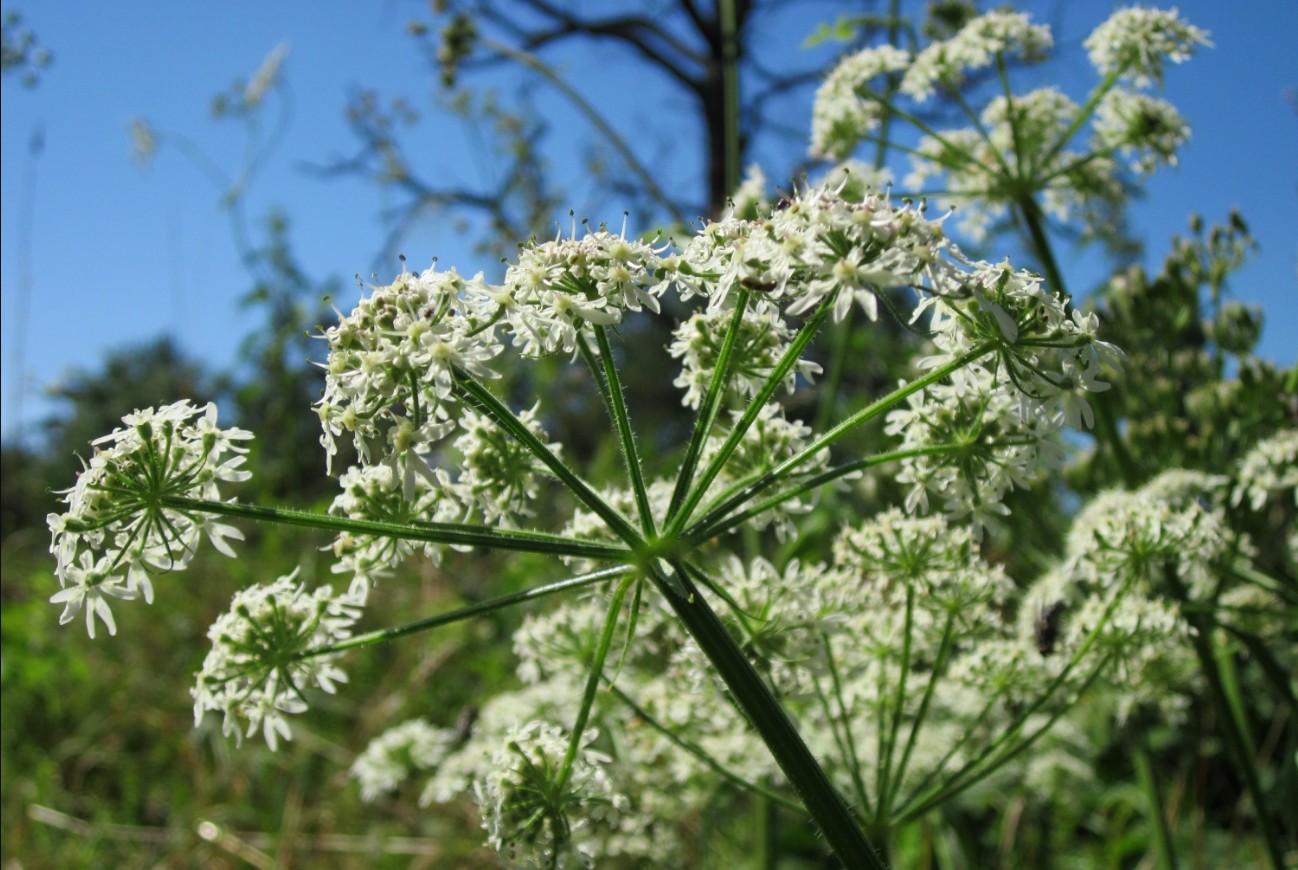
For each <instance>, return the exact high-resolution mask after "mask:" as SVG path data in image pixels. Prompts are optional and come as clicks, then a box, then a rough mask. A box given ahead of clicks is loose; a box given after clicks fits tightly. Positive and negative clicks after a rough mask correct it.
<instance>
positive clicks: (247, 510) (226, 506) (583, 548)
mask: <svg viewBox="0 0 1298 870" xmlns="http://www.w3.org/2000/svg"><path fill="white" fill-rule="evenodd" d="M162 504H163V506H165V507H170V508H176V509H177V510H185V511H198V512H200V513H205V514H213V515H215V516H224V517H237V518H239V519H247V520H257V521H259V522H266V523H278V524H280V525H286V526H298V527H299V528H310V529H323V530H325V531H330V532H352V533H355V534H360V535H379V536H382V537H387V538H401V539H403V540H407V541H425V542H427V543H432V544H452V545H462V546H468V547H484V548H488V549H494V550H515V551H519V552H525V553H549V554H551V555H555V556H577V557H584V558H589V559H603V560H606V561H613V560H616V561H627V560H629V559H631V558H632V555H633V552H632V551H631V550H629V549H627V548H626V547H622V546H618V545H616V544H601V543H599V542H597V541H583V540H579V539H577V538H566V537H564V536H562V535H551V534H547V533H545V532H529V531H521V530H518V529H501V528H493V527H490V526H472V525H464V524H459V523H425V522H417V521H411V522H410V523H409V524H403V523H386V522H380V521H378V520H354V519H348V518H346V517H335V516H330V515H328V514H317V513H311V512H309V511H299V510H292V509H290V508H272V507H263V506H261V505H251V504H240V503H239V502H222V501H204V500H203V499H197V498H185V497H183V496H164V497H163V498H162Z"/></svg>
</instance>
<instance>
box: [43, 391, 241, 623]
mask: <svg viewBox="0 0 1298 870" xmlns="http://www.w3.org/2000/svg"><path fill="white" fill-rule="evenodd" d="M122 422H123V423H124V424H126V425H125V428H119V429H116V430H114V431H113V433H112V434H110V435H105V436H104V437H102V438H99V439H96V440H95V441H94V442H93V445H94V447H95V453H94V455H93V456H91V458H90V461H89V462H87V463H85V467H84V468H83V469H82V471H81V474H80V475H79V476H78V478H77V482H76V485H75V486H73V487H71V488H70V489H67V490H64V491H63V501H64V502H65V503H66V504H67V506H68V509H67V511H66V512H64V513H61V514H58V513H52V514H50V515H49V517H48V518H47V521H48V523H49V527H50V532H51V535H52V541H51V543H50V552H51V553H53V554H54V557H55V558H56V560H57V566H56V567H55V569H54V573H55V575H56V576H57V577H58V578H59V582H60V583H61V584H62V586H63V590H62V591H60V592H58V593H56V594H55V595H54V596H53V597H52V598H51V599H50V600H51V601H52V602H53V603H55V604H62V605H64V609H63V615H62V617H61V618H60V620H59V622H60V623H66V622H70V621H71V620H72V619H74V618H75V617H76V616H77V614H78V613H80V612H81V611H82V610H83V609H84V610H85V612H86V628H87V630H88V631H89V633H90V636H91V637H94V635H95V619H96V617H98V618H99V619H100V620H102V621H103V623H104V624H105V625H106V626H108V632H109V634H115V633H116V631H117V627H116V624H115V623H114V622H113V615H112V612H111V611H110V610H109V608H108V599H109V598H119V599H122V600H129V599H134V598H143V599H144V600H145V601H147V602H152V601H153V584H152V583H151V582H150V579H149V575H150V574H151V573H153V572H158V571H169V570H173V569H177V568H183V567H185V566H186V565H187V564H188V563H189V560H190V559H191V558H192V557H193V555H194V551H195V549H196V548H197V546H198V541H199V539H200V538H202V537H203V536H204V535H206V536H207V538H208V539H209V540H210V541H211V542H212V545H213V546H214V547H216V549H217V550H218V551H220V552H221V553H224V554H225V555H227V556H233V555H234V551H233V550H232V549H231V548H230V544H229V542H228V541H227V540H226V539H227V538H234V539H236V540H242V538H243V535H242V534H241V533H240V532H239V530H238V529H235V528H233V527H231V526H227V525H224V524H222V523H218V522H215V521H214V520H212V519H211V517H210V516H207V515H202V514H199V513H197V512H195V511H191V510H188V509H186V508H184V507H183V506H177V505H176V504H175V503H174V502H173V501H172V500H174V499H204V500H207V501H219V500H220V499H221V492H220V489H219V486H218V484H219V483H221V482H238V481H242V480H247V479H248V478H249V477H250V476H251V474H250V473H249V472H248V471H246V470H244V469H243V468H242V467H241V466H242V465H243V461H244V456H243V454H244V453H246V452H247V448H245V447H241V446H239V443H238V442H241V441H246V440H248V439H249V438H251V437H252V433H250V432H246V431H244V430H242V429H218V428H217V427H216V405H214V404H208V405H206V406H204V407H201V408H200V407H195V406H194V405H193V404H191V403H190V402H189V400H188V399H182V400H181V401H179V402H174V403H173V404H170V405H163V406H161V407H159V408H157V409H154V408H147V409H145V410H143V411H135V412H134V413H131V414H127V415H126V416H125V417H123V418H122Z"/></svg>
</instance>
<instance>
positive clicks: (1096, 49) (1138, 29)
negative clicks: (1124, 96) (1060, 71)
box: [1083, 6, 1212, 87]
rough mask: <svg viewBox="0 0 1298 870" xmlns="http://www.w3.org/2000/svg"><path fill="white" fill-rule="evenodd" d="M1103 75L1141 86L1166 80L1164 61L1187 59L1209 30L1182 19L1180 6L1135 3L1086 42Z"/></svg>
mask: <svg viewBox="0 0 1298 870" xmlns="http://www.w3.org/2000/svg"><path fill="white" fill-rule="evenodd" d="M1083 45H1084V46H1085V48H1086V52H1087V56H1088V57H1090V60H1091V64H1092V65H1093V66H1094V67H1095V69H1096V71H1098V72H1099V73H1100V75H1104V76H1107V75H1117V76H1120V77H1121V78H1123V79H1126V80H1129V81H1132V82H1134V83H1135V84H1136V86H1137V87H1144V86H1146V85H1148V84H1149V83H1151V82H1158V83H1161V82H1162V81H1163V63H1164V61H1171V62H1172V63H1184V62H1185V61H1187V60H1189V59H1190V57H1191V56H1193V55H1194V52H1195V49H1196V47H1197V46H1200V45H1205V46H1211V45H1212V43H1211V42H1209V41H1208V34H1207V33H1206V32H1204V31H1202V30H1200V29H1199V28H1197V27H1194V26H1193V25H1191V24H1188V23H1186V22H1184V21H1182V20H1181V15H1180V12H1178V11H1177V10H1176V9H1149V8H1146V7H1141V6H1133V7H1130V8H1128V9H1119V10H1118V11H1116V12H1114V13H1113V14H1112V15H1110V16H1109V18H1108V20H1106V21H1105V22H1104V23H1103V24H1101V25H1100V26H1099V27H1097V28H1095V30H1094V32H1092V33H1091V35H1090V36H1088V37H1087V38H1086V41H1085V42H1084V43H1083Z"/></svg>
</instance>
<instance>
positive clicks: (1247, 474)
mask: <svg viewBox="0 0 1298 870" xmlns="http://www.w3.org/2000/svg"><path fill="white" fill-rule="evenodd" d="M1286 491H1290V492H1292V493H1293V503H1294V504H1295V505H1298V429H1286V430H1284V431H1283V432H1278V433H1276V434H1275V435H1272V436H1271V437H1270V438H1265V439H1263V440H1261V441H1259V442H1258V443H1257V444H1255V445H1253V449H1252V450H1250V451H1249V452H1248V453H1247V454H1245V456H1244V458H1243V460H1241V461H1240V464H1239V477H1238V482H1237V483H1236V485H1235V490H1234V492H1233V493H1232V494H1231V497H1230V501H1231V504H1235V505H1238V504H1241V503H1243V501H1244V500H1245V499H1246V498H1247V499H1248V506H1249V507H1250V508H1251V509H1252V510H1255V511H1259V510H1261V509H1262V508H1263V506H1264V505H1266V503H1267V501H1269V500H1270V499H1271V498H1273V497H1275V496H1277V495H1283V494H1284V493H1285V492H1286Z"/></svg>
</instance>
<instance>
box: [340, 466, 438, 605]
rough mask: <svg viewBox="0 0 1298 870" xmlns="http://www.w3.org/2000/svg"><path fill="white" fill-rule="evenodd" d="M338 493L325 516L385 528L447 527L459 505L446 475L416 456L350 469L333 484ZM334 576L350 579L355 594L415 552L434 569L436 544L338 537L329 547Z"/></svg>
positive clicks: (436, 555)
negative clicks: (391, 525)
mask: <svg viewBox="0 0 1298 870" xmlns="http://www.w3.org/2000/svg"><path fill="white" fill-rule="evenodd" d="M338 482H339V485H340V487H341V488H342V492H341V493H339V494H338V495H337V496H335V497H334V500H333V503H332V504H331V505H330V506H329V512H330V513H331V514H334V515H336V516H344V517H348V518H349V519H353V520H375V521H379V522H386V523H398V524H400V523H409V522H451V521H454V520H456V519H458V518H459V516H460V512H461V511H462V506H461V503H460V500H459V499H458V498H457V497H456V491H455V487H454V484H453V483H452V481H451V480H450V478H449V476H448V475H447V473H446V472H445V471H444V470H442V469H440V468H437V469H434V468H430V467H429V466H428V464H427V463H426V462H424V461H423V460H422V459H420V458H419V457H418V456H412V455H410V454H402V455H399V456H395V457H390V458H389V459H387V460H385V461H383V462H380V463H378V464H376V465H366V466H359V465H353V466H352V467H351V468H349V469H347V471H346V472H344V473H343V475H342V477H341V478H340V479H339V481H338ZM333 552H334V555H335V556H336V557H337V558H338V561H337V562H335V563H334V566H333V569H332V570H333V572H334V573H336V574H352V575H354V577H355V580H354V581H353V590H354V591H356V592H357V593H358V594H359V593H360V591H361V590H364V589H368V588H369V585H370V582H371V581H373V580H375V579H377V578H379V577H382V576H383V575H385V574H386V573H387V572H388V571H390V570H391V569H393V568H395V567H396V566H398V565H399V564H401V563H402V562H403V561H405V560H406V559H407V558H409V557H410V556H411V555H413V554H415V553H420V554H422V555H424V556H426V557H427V558H429V559H431V560H432V561H433V563H434V564H437V563H438V562H439V561H440V559H441V554H442V547H441V546H439V545H437V544H431V543H425V542H421V541H411V540H408V539H406V538H391V537H387V536H384V535H363V534H350V533H346V532H343V533H340V534H339V535H338V537H337V538H336V539H335V541H334V543H333Z"/></svg>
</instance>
